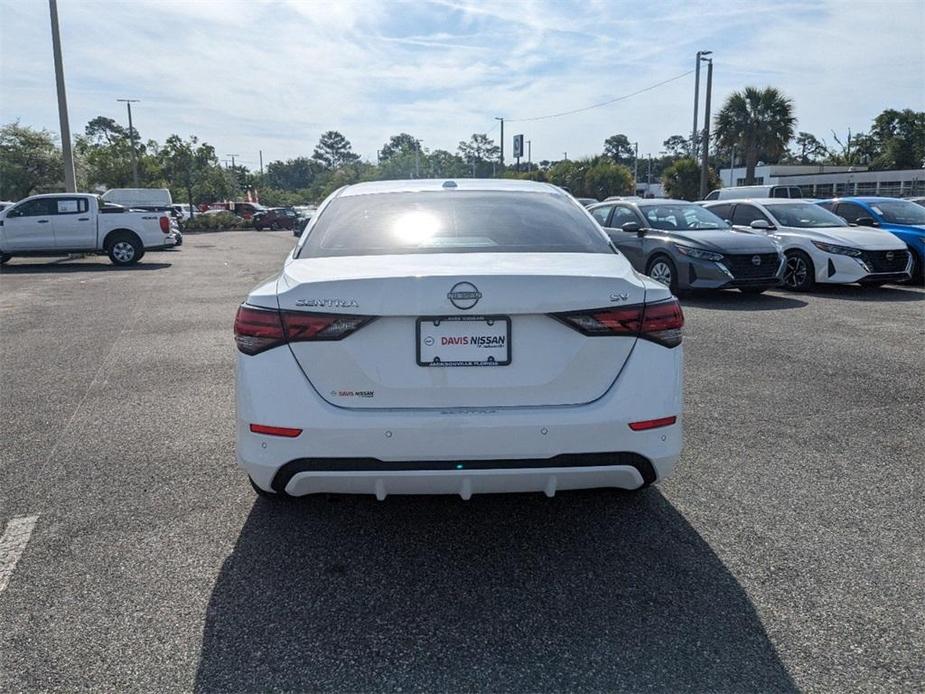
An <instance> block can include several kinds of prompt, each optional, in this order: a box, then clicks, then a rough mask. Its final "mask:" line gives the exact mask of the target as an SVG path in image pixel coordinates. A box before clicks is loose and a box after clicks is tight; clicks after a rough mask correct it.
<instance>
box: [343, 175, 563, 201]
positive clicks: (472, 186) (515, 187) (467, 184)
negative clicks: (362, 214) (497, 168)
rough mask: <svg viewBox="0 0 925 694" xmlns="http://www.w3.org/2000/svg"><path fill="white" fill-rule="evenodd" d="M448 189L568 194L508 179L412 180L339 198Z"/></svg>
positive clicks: (349, 189) (353, 189)
mask: <svg viewBox="0 0 925 694" xmlns="http://www.w3.org/2000/svg"><path fill="white" fill-rule="evenodd" d="M447 190H468V191H502V192H523V193H555V194H558V195H562V196H565V195H568V194H567V193H566V192H565V191H564V190H562V189H561V188H559V187H558V186H554V185H551V184H549V183H538V182H536V181H521V180H517V179H511V178H433V179H430V178H426V179H425V178H415V179H411V180H403V181H368V182H366V183H354V184H353V185H350V186H346V187H345V188H342V189H341V192H340V194H339V196H340V197H350V196H353V195H375V194H379V193H423V192H440V191H444V192H445V191H447Z"/></svg>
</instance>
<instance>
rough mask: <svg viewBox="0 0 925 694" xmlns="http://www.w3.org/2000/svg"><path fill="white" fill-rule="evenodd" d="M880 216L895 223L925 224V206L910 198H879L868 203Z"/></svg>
mask: <svg viewBox="0 0 925 694" xmlns="http://www.w3.org/2000/svg"><path fill="white" fill-rule="evenodd" d="M868 204H869V205H870V206H871V207H872V208H873V210H874V212H876V213H877V214H879V215H880V216H882V217H883V218H884V219H885V220H886V221H888V222H892V223H893V224H925V207H922V206H920V205H916V204H915V203H914V202H909V201H908V200H878V201H877V202H871V203H868Z"/></svg>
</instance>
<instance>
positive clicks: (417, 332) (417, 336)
mask: <svg viewBox="0 0 925 694" xmlns="http://www.w3.org/2000/svg"><path fill="white" fill-rule="evenodd" d="M434 321H440V322H443V321H447V322H453V323H461V322H479V323H488V322H489V321H491V322H504V324H505V326H506V328H507V329H506V331H505V334H506V335H507V337H506V346H507V360H505V361H488V360H486V361H449V362H444V361H440V362H433V361H429V362H425V361H421V325H422V324H423V323H433V322H434ZM414 348H415V358H416V360H417V364H418V366H424V367H431V368H456V367H489V368H490V367H496V366H509V365H510V363H511V360H512V358H513V349H512V347H511V317H510V316H421V317H420V318H418V319H417V320H416V321H415V324H414Z"/></svg>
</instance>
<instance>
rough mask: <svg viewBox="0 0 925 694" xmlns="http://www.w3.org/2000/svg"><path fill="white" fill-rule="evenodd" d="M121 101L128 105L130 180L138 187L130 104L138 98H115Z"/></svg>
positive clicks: (136, 101)
mask: <svg viewBox="0 0 925 694" xmlns="http://www.w3.org/2000/svg"><path fill="white" fill-rule="evenodd" d="M116 101H120V102H123V103H124V104H125V105H126V107H128V139H129V142H130V143H131V145H132V181H133V182H134V184H135V187H136V188H138V159H137V158H136V156H135V128H134V126H133V125H132V104H137V103H138V99H116Z"/></svg>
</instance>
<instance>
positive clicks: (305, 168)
mask: <svg viewBox="0 0 925 694" xmlns="http://www.w3.org/2000/svg"><path fill="white" fill-rule="evenodd" d="M320 168H321V166H320V165H319V164H318V162H317V161H315V160H312V159H309V158H308V157H296V158H295V159H287V160H286V161H271V162H270V163H269V164H267V172H266V174H265V175H264V181H263V183H264V184H265V185H267V186H270V187H272V188H279V189H281V190H302V189H305V188H309V187H310V186H311V185H312V183H313V182H314V181H315V177H316V176H317V175H318V173H319V169H320Z"/></svg>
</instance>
